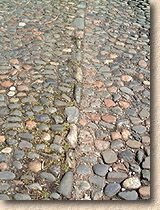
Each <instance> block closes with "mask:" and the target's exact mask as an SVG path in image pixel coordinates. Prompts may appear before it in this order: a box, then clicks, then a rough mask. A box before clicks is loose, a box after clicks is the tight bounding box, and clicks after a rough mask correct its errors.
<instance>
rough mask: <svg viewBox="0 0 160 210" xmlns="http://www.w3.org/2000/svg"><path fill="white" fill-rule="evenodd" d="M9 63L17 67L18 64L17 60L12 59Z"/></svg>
mask: <svg viewBox="0 0 160 210" xmlns="http://www.w3.org/2000/svg"><path fill="white" fill-rule="evenodd" d="M10 63H11V64H12V65H18V64H19V60H18V59H17V58H12V59H11V60H10Z"/></svg>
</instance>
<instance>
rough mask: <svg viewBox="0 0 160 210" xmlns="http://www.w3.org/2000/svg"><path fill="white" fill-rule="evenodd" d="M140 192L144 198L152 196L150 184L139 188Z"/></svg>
mask: <svg viewBox="0 0 160 210" xmlns="http://www.w3.org/2000/svg"><path fill="white" fill-rule="evenodd" d="M139 194H140V196H141V198H142V199H149V198H150V186H143V187H141V188H140V189H139Z"/></svg>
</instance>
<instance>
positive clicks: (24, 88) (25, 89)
mask: <svg viewBox="0 0 160 210" xmlns="http://www.w3.org/2000/svg"><path fill="white" fill-rule="evenodd" d="M17 89H18V91H29V88H28V87H27V86H26V85H19V86H18V87H17Z"/></svg>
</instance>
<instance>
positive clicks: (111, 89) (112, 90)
mask: <svg viewBox="0 0 160 210" xmlns="http://www.w3.org/2000/svg"><path fill="white" fill-rule="evenodd" d="M108 91H109V92H110V93H116V92H117V87H116V86H111V87H108Z"/></svg>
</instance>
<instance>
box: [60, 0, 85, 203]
mask: <svg viewBox="0 0 160 210" xmlns="http://www.w3.org/2000/svg"><path fill="white" fill-rule="evenodd" d="M86 7H87V3H86V1H79V2H78V4H77V14H76V18H75V20H74V22H73V26H74V28H75V31H74V37H73V39H74V43H75V48H74V52H73V53H72V63H71V65H74V67H73V69H74V78H75V79H76V81H77V83H76V84H75V88H74V99H75V101H76V106H77V107H79V106H80V102H81V94H82V89H83V84H82V82H83V70H82V61H83V39H84V34H85V32H84V28H85V10H86ZM77 114H78V115H79V109H77ZM78 133H79V128H78V124H77V125H76V124H70V130H69V133H68V135H67V137H66V138H67V141H68V142H69V144H70V146H71V147H72V150H70V152H69V153H68V154H67V160H66V161H67V164H68V166H69V168H71V169H72V171H71V170H70V171H68V172H67V173H65V175H64V176H63V178H62V180H61V182H60V186H59V189H58V192H59V193H60V194H61V195H63V196H64V197H65V198H67V199H71V200H72V193H73V187H74V173H75V171H76V154H74V152H76V147H77V144H78Z"/></svg>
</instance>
